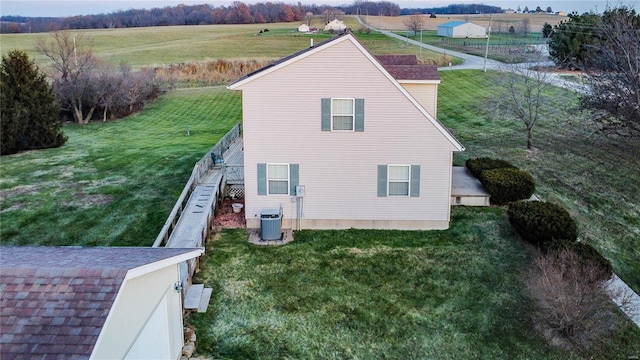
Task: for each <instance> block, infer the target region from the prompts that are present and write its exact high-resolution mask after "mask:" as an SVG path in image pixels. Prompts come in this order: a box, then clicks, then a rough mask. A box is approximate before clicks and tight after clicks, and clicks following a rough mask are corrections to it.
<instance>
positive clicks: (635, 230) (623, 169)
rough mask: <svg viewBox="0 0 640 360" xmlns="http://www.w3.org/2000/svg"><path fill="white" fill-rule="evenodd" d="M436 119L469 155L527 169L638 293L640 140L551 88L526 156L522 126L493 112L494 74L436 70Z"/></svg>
mask: <svg viewBox="0 0 640 360" xmlns="http://www.w3.org/2000/svg"><path fill="white" fill-rule="evenodd" d="M440 75H441V77H442V84H441V86H440V89H439V91H438V98H439V107H438V115H439V117H440V120H441V121H442V122H444V124H445V125H446V126H447V127H449V128H451V129H453V132H454V134H455V136H456V137H457V138H458V139H459V140H460V141H461V142H462V143H463V144H464V145H465V147H466V149H467V150H466V151H465V152H463V153H459V154H456V156H455V157H454V161H455V162H456V163H458V164H459V165H462V164H464V160H465V159H468V158H472V157H479V156H489V157H497V158H501V159H505V160H508V161H511V162H512V163H514V164H515V165H517V166H519V167H520V168H522V169H524V170H527V171H529V172H530V173H531V174H532V175H533V177H534V178H535V180H536V182H537V190H536V194H537V195H539V196H540V197H541V198H542V199H543V200H547V201H552V202H556V203H559V204H561V205H562V206H564V207H566V208H567V209H568V210H569V212H570V213H571V215H572V216H574V217H575V218H576V220H577V223H578V228H579V231H580V238H581V239H582V240H584V241H586V242H587V243H589V244H591V245H593V246H594V247H595V248H596V249H598V251H600V252H601V253H602V254H603V255H604V256H605V257H606V258H608V259H609V260H610V261H611V262H612V264H613V267H614V270H615V272H616V273H617V274H618V275H619V276H620V277H621V278H622V279H624V280H625V281H626V282H627V283H628V284H629V285H630V286H631V287H633V288H634V289H635V290H636V292H638V291H640V247H638V239H639V238H640V182H639V181H638V178H640V142H638V141H637V139H633V138H619V137H607V136H604V135H602V134H601V133H599V132H597V131H596V129H597V127H596V125H595V124H593V123H590V122H589V121H587V120H585V117H586V114H581V113H580V111H579V110H578V109H577V107H578V102H577V97H576V95H575V94H574V93H572V92H569V91H565V90H562V89H557V88H556V89H553V90H552V91H551V92H550V93H549V96H551V98H552V99H553V101H552V103H551V106H550V109H551V110H548V111H545V112H544V113H543V114H542V119H541V120H540V121H539V122H538V124H537V125H536V127H535V128H534V146H535V147H537V150H536V151H533V152H532V151H527V150H526V149H525V146H526V132H525V130H524V125H522V124H521V123H518V122H516V121H509V120H505V119H504V118H503V117H502V116H500V115H498V114H496V113H495V112H493V111H492V110H491V106H490V105H489V104H490V103H491V100H492V99H493V98H496V97H499V96H500V92H499V89H498V87H497V86H496V85H495V81H494V79H496V78H497V76H498V74H497V73H495V72H491V71H490V72H487V73H483V72H482V71H479V70H468V71H467V70H465V71H456V72H449V71H443V72H441V73H440Z"/></svg>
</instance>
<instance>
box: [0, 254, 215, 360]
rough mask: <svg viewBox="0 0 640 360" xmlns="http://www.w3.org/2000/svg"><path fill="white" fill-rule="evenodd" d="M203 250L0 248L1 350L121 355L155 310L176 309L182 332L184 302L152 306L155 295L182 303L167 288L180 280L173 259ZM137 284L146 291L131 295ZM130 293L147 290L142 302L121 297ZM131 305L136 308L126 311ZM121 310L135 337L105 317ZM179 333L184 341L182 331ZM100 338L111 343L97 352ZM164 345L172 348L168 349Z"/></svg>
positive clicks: (16, 355)
mask: <svg viewBox="0 0 640 360" xmlns="http://www.w3.org/2000/svg"><path fill="white" fill-rule="evenodd" d="M202 252H203V250H202V249H172V248H104V247H96V248H81V247H0V328H1V335H0V357H1V358H2V359H21V358H38V359H88V358H91V357H92V354H93V357H96V358H108V357H109V356H117V357H119V358H124V357H125V356H121V355H127V354H129V356H131V355H132V354H134V353H135V351H138V350H136V349H137V348H136V344H137V343H139V340H140V339H141V336H144V329H145V327H146V324H147V323H148V321H149V319H150V318H153V317H154V316H157V317H159V318H162V317H166V318H169V319H170V320H171V321H174V322H175V321H176V316H179V317H180V319H179V320H180V321H179V322H180V324H179V326H180V328H179V329H178V330H179V335H181V333H182V308H181V307H180V308H176V307H175V306H173V308H174V310H176V311H177V312H178V314H177V315H176V314H171V313H172V312H173V311H172V310H167V311H158V309H156V307H157V306H158V302H161V303H162V302H164V303H165V304H173V303H175V302H176V301H177V304H178V305H180V304H181V303H180V301H181V300H180V296H181V295H180V294H177V296H176V294H175V292H173V294H172V292H171V291H167V289H170V288H172V287H173V284H174V283H175V282H176V281H177V280H179V271H177V266H178V264H179V263H181V262H183V261H186V260H189V259H192V258H194V257H196V256H199V255H200V254H202ZM171 274H175V275H174V276H172V275H171ZM132 280H135V281H132ZM129 282H131V284H129ZM136 288H144V292H145V294H142V295H140V294H137V293H136V292H137V291H139V290H137V289H136ZM167 293H168V295H167ZM134 297H141V300H143V299H144V298H145V297H146V299H144V300H145V301H144V302H145V303H146V304H143V303H141V302H140V303H138V302H135V301H132V302H127V299H130V298H134ZM119 299H120V300H121V301H119ZM152 300H153V301H152ZM119 302H120V303H119ZM165 308H166V309H171V306H170V305H165ZM132 311H133V312H137V313H138V315H127V314H128V313H130V312H132ZM122 316H125V317H128V320H129V321H128V325H130V326H131V327H132V328H133V331H134V332H135V336H132V335H131V334H130V333H131V330H130V329H118V325H117V323H118V321H111V322H110V321H109V319H110V318H113V319H112V320H117V319H119V318H121V317H122ZM129 316H130V317H129ZM136 327H137V328H136ZM174 332H175V331H174ZM167 333H170V331H168V332H167ZM178 340H179V342H180V343H181V342H182V338H180V339H178ZM114 341H115V342H120V343H121V344H122V348H123V349H124V350H123V349H114V348H113V346H112V345H111V344H112V343H113V342H114ZM169 342H171V341H169ZM100 343H102V344H103V346H108V347H110V348H111V349H110V350H109V351H107V352H101V351H102V349H97V347H98V346H99V344H100ZM180 349H181V345H180ZM162 350H163V351H169V352H171V353H172V355H173V353H175V350H174V349H172V348H171V349H168V350H167V349H162ZM132 351H133V352H132ZM101 354H102V355H101Z"/></svg>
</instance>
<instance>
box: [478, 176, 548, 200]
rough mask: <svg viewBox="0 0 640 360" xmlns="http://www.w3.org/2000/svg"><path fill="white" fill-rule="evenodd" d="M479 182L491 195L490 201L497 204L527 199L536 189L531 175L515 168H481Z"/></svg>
mask: <svg viewBox="0 0 640 360" xmlns="http://www.w3.org/2000/svg"><path fill="white" fill-rule="evenodd" d="M480 182H481V183H482V185H483V186H484V188H485V189H486V190H487V191H488V192H489V195H491V198H490V201H491V203H492V204H497V205H500V204H506V203H510V202H513V201H518V200H525V199H528V198H530V197H531V195H533V192H534V191H535V190H536V183H535V181H534V180H533V177H531V175H530V174H529V173H528V172H526V171H523V170H519V169H516V168H499V169H491V170H483V171H482V172H481V173H480Z"/></svg>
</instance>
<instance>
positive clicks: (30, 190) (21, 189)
mask: <svg viewBox="0 0 640 360" xmlns="http://www.w3.org/2000/svg"><path fill="white" fill-rule="evenodd" d="M38 190H39V186H37V185H19V186H16V187H14V188H11V189H7V190H2V191H0V201H3V200H4V199H7V198H10V197H14V196H18V195H23V194H35V193H37V192H38Z"/></svg>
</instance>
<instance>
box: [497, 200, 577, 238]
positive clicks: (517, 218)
mask: <svg viewBox="0 0 640 360" xmlns="http://www.w3.org/2000/svg"><path fill="white" fill-rule="evenodd" d="M507 213H508V215H509V222H510V223H511V226H513V228H514V229H515V230H516V232H517V233H518V234H519V235H520V236H521V237H522V238H523V239H524V240H525V241H527V242H530V243H532V244H534V245H537V246H539V247H540V248H542V249H543V250H544V249H548V248H549V247H550V246H551V245H552V243H554V242H556V243H557V242H563V241H565V242H570V243H573V242H575V241H576V239H577V238H578V227H577V226H576V223H575V221H574V220H573V218H571V215H569V213H568V212H567V210H565V209H564V208H563V207H562V206H560V205H557V204H553V203H548V202H542V201H519V202H515V203H512V204H511V205H509V211H508V212H507Z"/></svg>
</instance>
